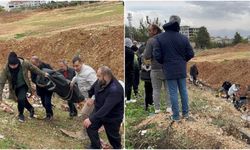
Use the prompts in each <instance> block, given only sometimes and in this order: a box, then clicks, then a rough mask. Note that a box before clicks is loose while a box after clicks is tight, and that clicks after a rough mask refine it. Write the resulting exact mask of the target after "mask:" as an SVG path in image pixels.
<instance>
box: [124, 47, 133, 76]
mask: <svg viewBox="0 0 250 150" xmlns="http://www.w3.org/2000/svg"><path fill="white" fill-rule="evenodd" d="M133 72H134V52H133V51H132V50H131V48H129V47H125V74H126V76H127V75H130V74H131V73H133Z"/></svg>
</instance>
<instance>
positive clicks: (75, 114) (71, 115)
mask: <svg viewBox="0 0 250 150" xmlns="http://www.w3.org/2000/svg"><path fill="white" fill-rule="evenodd" d="M69 116H70V117H76V116H77V112H71V113H69Z"/></svg>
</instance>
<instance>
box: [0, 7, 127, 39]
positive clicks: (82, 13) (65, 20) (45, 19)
mask: <svg viewBox="0 0 250 150" xmlns="http://www.w3.org/2000/svg"><path fill="white" fill-rule="evenodd" d="M123 8H124V6H123V5H122V3H116V4H105V5H103V6H102V5H100V6H97V7H89V8H85V6H84V5H82V6H76V7H72V8H71V9H68V11H64V9H63V8H62V9H57V10H53V11H48V12H46V11H43V12H41V13H36V12H35V13H34V15H30V16H29V17H27V18H24V19H22V20H17V21H14V22H11V23H9V24H8V25H6V24H4V23H3V24H1V23H0V28H3V29H6V30H7V29H8V30H9V33H6V34H4V35H2V36H1V38H2V39H6V37H8V39H9V38H10V37H11V38H13V37H14V38H15V39H20V38H23V37H28V36H34V35H40V36H43V35H46V34H51V32H52V31H58V30H59V31H60V30H64V29H67V28H71V27H77V26H81V25H85V24H86V25H88V24H95V23H101V22H104V21H107V20H110V23H109V24H108V25H110V24H114V25H115V24H116V22H117V21H120V22H122V21H123V19H122V17H121V18H120V17H119V16H123V14H124V12H123ZM16 27H18V32H21V33H15V28H16ZM27 29H28V30H30V31H28V30H27ZM8 30H7V31H8ZM29 32H31V33H35V34H29ZM10 35H11V36H10Z"/></svg>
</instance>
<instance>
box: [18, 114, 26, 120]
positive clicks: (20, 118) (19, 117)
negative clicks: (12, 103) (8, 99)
mask: <svg viewBox="0 0 250 150" xmlns="http://www.w3.org/2000/svg"><path fill="white" fill-rule="evenodd" d="M18 121H19V122H24V121H25V120H24V115H20V114H19V115H18Z"/></svg>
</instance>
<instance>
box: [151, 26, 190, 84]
mask: <svg viewBox="0 0 250 150" xmlns="http://www.w3.org/2000/svg"><path fill="white" fill-rule="evenodd" d="M164 29H165V30H166V31H165V32H163V33H160V34H158V35H156V36H155V39H156V40H155V42H154V46H153V47H154V50H153V55H154V58H155V59H156V60H157V61H158V62H159V63H160V64H162V67H163V71H164V73H165V76H166V79H167V80H176V79H181V78H186V76H187V74H186V72H187V68H186V67H187V62H188V61H189V60H190V59H191V58H193V57H194V52H193V48H192V47H191V45H190V42H189V40H188V38H187V37H186V36H184V35H182V34H180V33H179V32H178V31H179V25H178V24H177V25H175V24H173V25H170V26H168V25H164Z"/></svg>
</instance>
